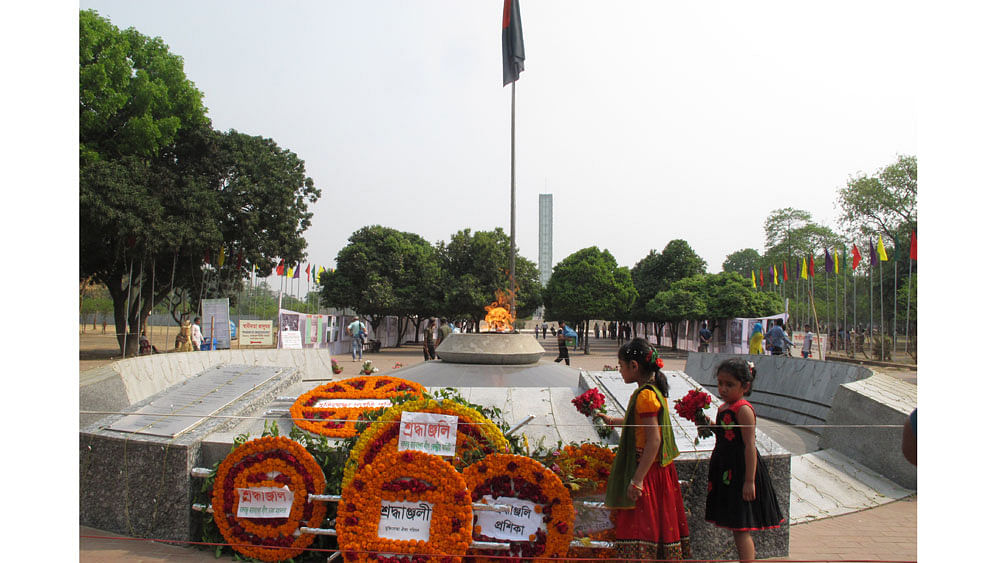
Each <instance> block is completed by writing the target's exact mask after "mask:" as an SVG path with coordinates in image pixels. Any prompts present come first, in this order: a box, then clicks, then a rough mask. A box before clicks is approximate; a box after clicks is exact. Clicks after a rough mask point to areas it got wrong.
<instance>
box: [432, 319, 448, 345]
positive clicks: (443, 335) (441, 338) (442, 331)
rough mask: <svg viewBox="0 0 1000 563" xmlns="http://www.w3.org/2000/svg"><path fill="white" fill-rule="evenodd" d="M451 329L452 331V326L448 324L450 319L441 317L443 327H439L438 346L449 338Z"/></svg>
mask: <svg viewBox="0 0 1000 563" xmlns="http://www.w3.org/2000/svg"><path fill="white" fill-rule="evenodd" d="M451 331H452V326H451V325H450V324H448V319H441V328H439V329H438V339H437V346H440V345H441V343H442V342H444V339H445V338H448V335H449V334H451ZM435 348H436V346H435Z"/></svg>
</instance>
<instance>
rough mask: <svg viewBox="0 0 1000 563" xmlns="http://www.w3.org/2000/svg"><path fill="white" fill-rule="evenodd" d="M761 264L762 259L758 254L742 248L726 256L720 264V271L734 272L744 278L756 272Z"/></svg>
mask: <svg viewBox="0 0 1000 563" xmlns="http://www.w3.org/2000/svg"><path fill="white" fill-rule="evenodd" d="M763 263H764V257H763V256H761V255H760V253H759V252H757V251H756V250H754V249H753V248H744V249H743V250H737V251H736V252H733V253H732V254H730V255H728V256H726V259H725V260H724V261H723V262H722V271H723V272H735V273H737V274H742V275H744V276H745V275H748V274H749V273H750V272H756V271H757V269H758V268H759V267H760V266H761V265H763Z"/></svg>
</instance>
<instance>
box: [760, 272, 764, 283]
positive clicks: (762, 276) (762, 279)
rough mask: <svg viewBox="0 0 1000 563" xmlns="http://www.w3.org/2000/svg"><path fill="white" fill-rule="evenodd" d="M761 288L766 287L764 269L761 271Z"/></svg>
mask: <svg viewBox="0 0 1000 563" xmlns="http://www.w3.org/2000/svg"><path fill="white" fill-rule="evenodd" d="M760 286H761V287H764V268H761V269H760Z"/></svg>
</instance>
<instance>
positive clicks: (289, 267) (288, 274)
mask: <svg viewBox="0 0 1000 563" xmlns="http://www.w3.org/2000/svg"><path fill="white" fill-rule="evenodd" d="M285 277H286V278H290V277H292V265H291V264H288V265H286V266H285Z"/></svg>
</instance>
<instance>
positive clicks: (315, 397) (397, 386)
mask: <svg viewBox="0 0 1000 563" xmlns="http://www.w3.org/2000/svg"><path fill="white" fill-rule="evenodd" d="M406 393H410V394H413V395H417V396H421V395H423V394H424V386H423V385H421V384H419V383H415V382H413V381H407V380H405V379H400V378H398V377H354V378H351V379H342V380H340V381H332V382H330V383H325V384H323V385H320V386H319V387H316V388H314V389H312V390H311V391H307V392H305V393H303V394H302V395H300V396H299V398H298V399H296V400H295V404H294V405H292V408H291V415H292V420H293V422H295V425H296V426H298V427H299V428H302V429H303V430H308V431H310V432H314V433H316V434H320V435H323V436H329V437H331V438H349V437H351V436H354V434H355V432H356V431H355V429H354V424H355V422H357V420H358V417H359V416H361V414H362V413H364V412H366V411H371V410H375V409H376V408H378V407H340V408H331V407H314V406H313V405H315V404H316V403H317V402H318V401H321V400H324V399H389V398H392V397H398V396H400V395H404V394H406Z"/></svg>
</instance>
